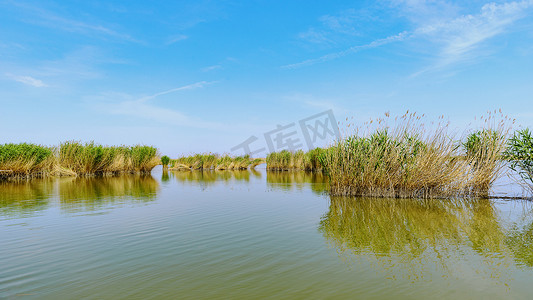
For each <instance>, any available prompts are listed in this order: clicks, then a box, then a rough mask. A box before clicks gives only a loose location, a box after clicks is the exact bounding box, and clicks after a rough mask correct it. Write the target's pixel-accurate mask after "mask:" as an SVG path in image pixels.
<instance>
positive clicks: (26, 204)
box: [0, 179, 54, 216]
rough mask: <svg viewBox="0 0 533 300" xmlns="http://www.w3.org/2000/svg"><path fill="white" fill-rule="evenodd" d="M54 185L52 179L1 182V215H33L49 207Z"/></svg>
mask: <svg viewBox="0 0 533 300" xmlns="http://www.w3.org/2000/svg"><path fill="white" fill-rule="evenodd" d="M53 190H54V185H53V181H52V180H50V179H34V180H31V181H20V182H0V215H6V216H8V215H17V216H20V215H21V214H22V215H26V214H29V215H32V214H33V213H34V212H36V211H39V210H43V209H45V208H47V207H48V204H49V199H50V196H51V194H52V193H53Z"/></svg>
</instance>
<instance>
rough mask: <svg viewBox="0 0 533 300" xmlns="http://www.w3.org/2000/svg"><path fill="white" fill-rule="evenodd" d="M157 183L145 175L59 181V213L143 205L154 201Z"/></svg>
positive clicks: (64, 179)
mask: <svg viewBox="0 0 533 300" xmlns="http://www.w3.org/2000/svg"><path fill="white" fill-rule="evenodd" d="M158 189H159V183H158V182H157V181H156V180H155V179H154V178H153V177H152V176H146V175H124V176H116V177H101V178H81V177H78V178H63V179H60V180H59V200H60V204H61V209H64V210H68V211H77V210H96V209H99V208H102V207H104V206H107V205H111V204H117V203H126V202H127V203H134V202H138V203H143V202H148V201H153V200H155V199H156V196H157V191H158Z"/></svg>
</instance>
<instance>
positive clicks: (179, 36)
mask: <svg viewBox="0 0 533 300" xmlns="http://www.w3.org/2000/svg"><path fill="white" fill-rule="evenodd" d="M188 38H189V37H188V36H186V35H184V34H177V35H173V36H170V37H168V39H167V41H166V42H165V45H167V46H168V45H172V44H175V43H177V42H179V41H183V40H186V39H188Z"/></svg>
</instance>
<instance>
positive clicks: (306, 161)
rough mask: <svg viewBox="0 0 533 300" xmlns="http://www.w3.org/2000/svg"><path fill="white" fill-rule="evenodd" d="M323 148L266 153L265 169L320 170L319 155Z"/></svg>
mask: <svg viewBox="0 0 533 300" xmlns="http://www.w3.org/2000/svg"><path fill="white" fill-rule="evenodd" d="M323 152H324V149H321V148H316V149H313V150H311V151H308V152H303V151H302V150H298V151H295V152H291V151H287V150H282V151H280V152H272V153H269V154H268V155H267V158H266V163H267V169H269V170H273V171H288V170H304V171H321V170H322V165H321V163H320V157H321V156H322V154H323Z"/></svg>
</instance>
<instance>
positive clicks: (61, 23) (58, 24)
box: [8, 2, 142, 43]
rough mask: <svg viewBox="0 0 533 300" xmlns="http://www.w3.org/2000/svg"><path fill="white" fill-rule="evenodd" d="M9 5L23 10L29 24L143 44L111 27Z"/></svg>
mask: <svg viewBox="0 0 533 300" xmlns="http://www.w3.org/2000/svg"><path fill="white" fill-rule="evenodd" d="M8 3H9V4H11V5H13V6H15V7H18V8H20V9H22V10H23V11H24V12H25V13H26V14H27V15H28V18H24V19H23V20H22V21H24V22H27V23H31V24H36V25H40V26H45V27H49V28H55V29H60V30H63V31H67V32H76V33H81V34H86V35H100V36H105V37H112V38H115V39H120V40H124V41H129V42H136V43H142V42H141V41H139V40H137V39H135V38H133V37H132V36H130V35H129V34H125V33H121V32H118V31H115V30H113V29H111V28H109V27H106V26H103V25H101V24H98V22H82V21H80V20H77V19H75V18H69V17H65V16H60V15H58V14H56V13H54V12H52V11H49V10H46V9H44V8H42V7H38V6H33V5H29V4H27V3H21V2H8Z"/></svg>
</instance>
